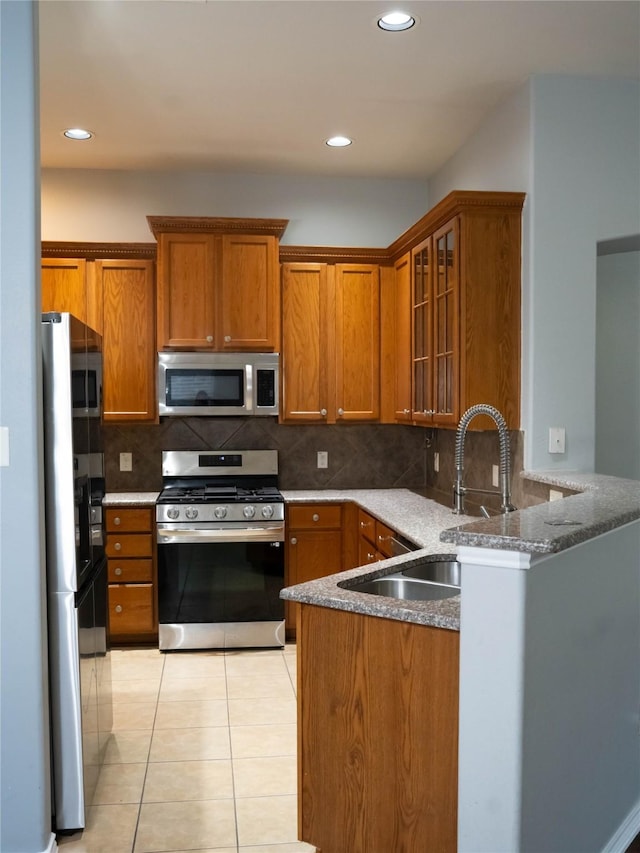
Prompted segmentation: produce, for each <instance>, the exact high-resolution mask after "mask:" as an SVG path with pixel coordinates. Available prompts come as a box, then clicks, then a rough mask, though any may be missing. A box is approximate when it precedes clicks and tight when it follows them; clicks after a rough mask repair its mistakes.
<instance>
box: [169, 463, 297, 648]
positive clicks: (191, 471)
mask: <svg viewBox="0 0 640 853" xmlns="http://www.w3.org/2000/svg"><path fill="white" fill-rule="evenodd" d="M162 475H163V489H162V492H161V493H160V496H159V498H158V501H157V505H156V522H157V541H158V615H159V644H160V649H161V650H162V651H168V650H171V649H225V648H254V647H255V648H265V647H279V646H283V645H284V603H283V602H282V600H281V599H280V590H281V589H282V587H283V585H284V544H283V543H284V500H283V498H282V495H281V494H280V492H279V491H278V453H277V451H276V450H242V451H241V450H233V451H170V452H164V453H163V454H162Z"/></svg>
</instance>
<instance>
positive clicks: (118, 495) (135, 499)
mask: <svg viewBox="0 0 640 853" xmlns="http://www.w3.org/2000/svg"><path fill="white" fill-rule="evenodd" d="M159 494H160V492H107V494H106V495H105V496H104V497H103V499H102V506H148V505H149V504H154V503H155V502H156V500H157V499H158V495H159Z"/></svg>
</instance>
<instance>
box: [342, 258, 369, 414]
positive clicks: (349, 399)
mask: <svg viewBox="0 0 640 853" xmlns="http://www.w3.org/2000/svg"><path fill="white" fill-rule="evenodd" d="M335 276H336V417H337V420H338V421H340V420H344V421H349V420H351V421H375V420H378V419H379V417H380V270H379V267H378V266H377V265H376V264H336V267H335Z"/></svg>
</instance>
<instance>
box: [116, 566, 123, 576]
mask: <svg viewBox="0 0 640 853" xmlns="http://www.w3.org/2000/svg"><path fill="white" fill-rule="evenodd" d="M115 574H116V575H118V576H119V575H121V574H122V569H121V568H120V566H118V568H117V569H116V571H115Z"/></svg>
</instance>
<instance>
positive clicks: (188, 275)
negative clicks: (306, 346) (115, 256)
mask: <svg viewBox="0 0 640 853" xmlns="http://www.w3.org/2000/svg"><path fill="white" fill-rule="evenodd" d="M147 220H148V222H149V225H150V227H151V230H152V231H153V233H154V234H155V235H156V238H157V240H158V326H157V345H158V349H159V350H162V349H186V350H205V351H206V350H212V351H221V350H228V351H230V352H241V351H258V352H260V351H264V352H272V351H277V350H279V349H280V278H279V267H278V246H279V237H280V235H281V234H282V232H283V231H284V228H285V227H286V224H287V220H280V219H277V220H263V219H246V220H237V219H222V218H213V217H189V216H184V217H159V216H149V217H147Z"/></svg>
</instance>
